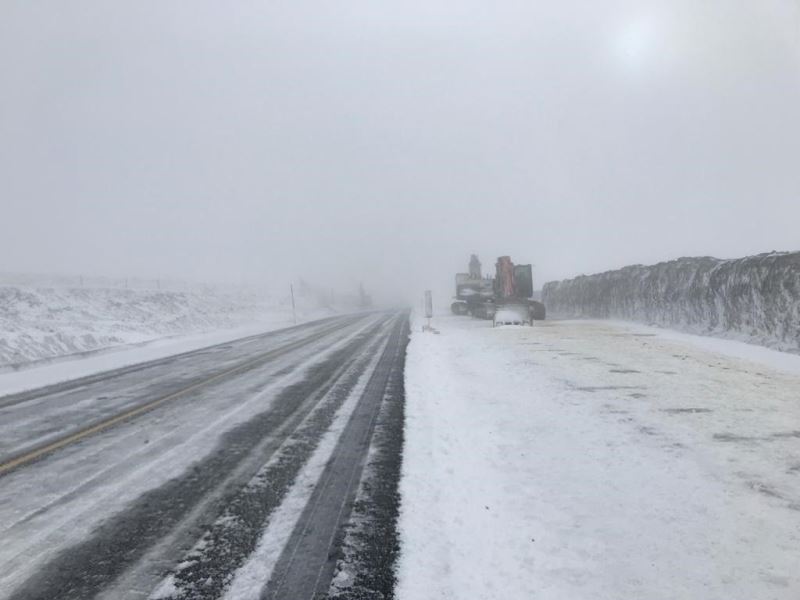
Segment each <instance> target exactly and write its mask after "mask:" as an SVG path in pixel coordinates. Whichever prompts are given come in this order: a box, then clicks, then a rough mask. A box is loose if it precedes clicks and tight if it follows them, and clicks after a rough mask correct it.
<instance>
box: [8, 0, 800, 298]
mask: <svg viewBox="0 0 800 600" xmlns="http://www.w3.org/2000/svg"><path fill="white" fill-rule="evenodd" d="M0 78H1V79H0V81H2V86H3V93H2V94H0V181H2V182H3V186H2V192H1V193H2V207H3V217H4V218H2V219H0V271H5V272H42V273H70V274H79V273H83V274H86V275H87V276H88V275H108V276H115V275H118V276H123V277H124V276H132V277H133V276H141V277H156V276H161V277H178V278H187V279H192V280H209V281H232V282H241V281H248V282H259V283H260V282H284V281H287V282H288V281H289V280H291V279H294V280H297V279H300V278H305V279H307V280H309V281H313V282H319V284H321V285H324V286H331V287H340V288H348V289H350V288H352V287H353V286H354V285H356V284H357V283H358V282H360V281H363V282H364V284H365V285H366V286H367V287H369V288H370V289H371V290H373V291H375V292H376V293H378V294H383V295H384V296H388V297H391V296H393V295H407V297H409V298H416V296H417V293H418V291H419V290H421V289H424V288H426V287H433V288H435V289H447V288H448V286H449V285H450V284H451V283H452V276H453V273H455V272H456V271H461V270H464V269H465V267H466V263H467V261H468V259H469V255H470V254H471V253H477V254H479V255H480V257H481V260H482V261H483V263H484V267H485V268H486V267H489V268H490V269H491V265H493V263H494V260H495V258H496V257H497V256H499V255H505V254H508V255H511V256H512V258H513V259H514V260H515V262H518V263H533V264H534V265H535V274H534V277H535V280H536V283H537V287H540V286H541V284H542V283H543V282H544V281H548V280H554V279H561V278H566V277H572V276H575V275H579V274H583V273H586V274H588V273H593V272H599V271H604V270H608V269H613V268H618V267H622V266H625V265H628V264H634V263H643V264H650V263H655V262H659V261H663V260H670V259H673V258H677V257H680V256H705V255H711V256H717V257H720V258H735V257H740V256H745V255H750V254H757V253H762V252H769V251H772V250H778V251H791V250H798V249H800V235H798V233H797V228H798V227H797V223H798V222H800V168H798V165H797V163H798V157H800V3H798V2H796V1H795V0H765V1H763V2H758V3H752V2H745V1H744V0H735V1H723V0H712V1H710V2H705V3H702V5H699V3H697V2H692V1H689V0H675V1H671V2H667V1H664V0H662V1H653V2H650V3H647V4H644V3H641V2H633V1H614V2H608V3H603V4H602V6H601V5H598V4H596V3H589V2H579V1H575V0H572V1H567V2H559V3H553V2H536V3H533V2H521V1H507V2H502V3H497V4H492V5H488V4H485V3H479V2H474V1H466V2H459V3H454V2H418V1H412V2H403V3H389V4H376V3H370V2H365V1H349V2H345V3H339V4H335V5H334V4H311V3H306V2H291V3H290V2H277V3H269V4H265V3H260V2H252V1H246V2H236V3H230V4H226V5H224V6H223V5H219V4H217V3H212V2H207V1H201V2H191V3H189V2H185V1H177V0H176V1H174V2H170V3H158V4H156V3H133V2H117V3H106V2H101V1H100V0H84V1H80V2H71V3H69V4H68V5H67V4H63V3H57V2H52V1H50V2H42V3H37V4H32V3H29V2H22V1H17V0H14V1H9V2H6V3H4V5H3V7H2V8H0ZM276 285H277V283H276Z"/></svg>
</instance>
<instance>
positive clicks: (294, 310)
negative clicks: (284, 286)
mask: <svg viewBox="0 0 800 600" xmlns="http://www.w3.org/2000/svg"><path fill="white" fill-rule="evenodd" d="M289 292H290V293H291V294H292V318H293V319H294V324H295V325H297V310H296V309H295V306H294V286H293V285H292V284H291V283H290V284H289Z"/></svg>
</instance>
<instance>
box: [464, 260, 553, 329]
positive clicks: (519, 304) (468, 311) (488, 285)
mask: <svg viewBox="0 0 800 600" xmlns="http://www.w3.org/2000/svg"><path fill="white" fill-rule="evenodd" d="M450 310H451V311H452V313H453V314H455V315H471V316H473V317H475V318H478V319H492V320H493V321H494V323H495V325H497V324H511V323H527V324H529V325H530V324H533V321H543V320H544V319H545V316H546V309H545V306H544V304H542V303H541V302H539V301H537V300H534V299H533V273H532V268H531V265H515V264H514V263H513V262H511V257H510V256H501V257H499V258H498V259H497V262H496V263H495V276H494V277H490V276H483V274H482V273H481V262H480V260H479V259H478V256H477V255H475V254H473V255H472V256H471V257H470V261H469V269H468V272H467V273H456V296H455V301H454V302H453V303H452V304H451V305H450ZM497 317H499V318H497Z"/></svg>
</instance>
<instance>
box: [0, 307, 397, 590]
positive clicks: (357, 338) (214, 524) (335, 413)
mask: <svg viewBox="0 0 800 600" xmlns="http://www.w3.org/2000/svg"><path fill="white" fill-rule="evenodd" d="M406 323H407V317H406V315H405V314H404V313H394V312H389V313H371V314H361V315H355V316H346V317H337V318H332V319H326V320H323V321H317V322H313V323H309V324H306V325H302V326H300V327H294V328H290V329H286V330H282V331H278V332H273V333H268V334H264V335H259V336H254V337H250V338H245V339H242V340H238V341H235V342H231V343H228V344H223V345H219V346H214V347H210V348H206V349H203V350H199V351H195V352H190V353H187V354H184V355H179V356H175V357H170V358H167V359H163V360H158V361H154V362H152V363H147V364H144V365H139V366H135V367H128V368H124V369H119V370H117V371H112V372H109V373H104V374H99V375H96V376H92V377H88V378H85V379H82V380H77V381H74V382H69V383H65V384H61V385H56V386H51V387H49V388H45V389H43V390H39V391H33V392H28V393H24V394H18V395H14V396H7V397H5V398H0V439H2V442H1V443H0V482H1V485H0V523H2V525H0V536H1V537H2V539H3V542H4V543H3V545H2V547H0V598H4V599H5V598H15V599H16V598H20V599H23V598H24V599H34V598H42V599H44V598H55V597H58V598H62V599H67V598H92V597H101V598H103V597H104V598H146V597H148V596H151V594H155V597H159V598H168V597H169V598H187V597H191V598H218V597H222V595H223V594H224V593H225V588H226V587H228V585H229V584H230V583H231V581H232V580H234V581H236V580H235V578H234V576H235V574H236V571H237V569H239V568H240V567H242V566H244V565H245V564H246V561H247V559H248V557H249V556H250V555H251V554H252V553H253V552H254V551H256V550H257V549H258V547H259V543H260V538H261V537H262V535H263V534H264V530H265V527H266V526H267V523H273V522H278V523H279V524H283V525H284V526H287V527H288V529H289V532H290V533H291V530H292V529H293V528H294V526H295V525H296V526H297V527H298V528H299V530H300V531H302V530H303V529H304V525H305V523H304V519H307V518H309V517H308V515H306V514H305V513H303V505H302V504H301V505H298V504H297V497H298V493H299V494H300V497H302V494H303V490H299V491H298V490H296V489H295V488H297V487H298V486H300V484H303V486H301V487H308V484H309V483H310V484H311V487H313V485H314V483H316V481H312V480H311V479H313V478H314V477H321V478H323V481H324V484H325V485H324V489H325V490H326V491H327V493H326V495H325V499H324V502H322V505H324V506H323V509H324V510H322V511H321V512H320V513H319V514H322V515H323V517H325V515H327V516H328V517H330V518H327V517H325V518H320V517H319V514H318V515H317V517H316V520H315V521H314V523H315V527H316V529H315V535H317V538H318V539H315V540H314V544H313V546H314V549H313V551H312V552H311V553H310V554H309V556H314V557H316V558H317V559H318V560H317V562H316V563H315V564H314V577H315V586H316V587H315V589H324V590H325V591H327V586H328V585H329V583H330V578H331V577H332V575H333V570H334V564H335V563H334V560H333V558H331V557H333V556H335V555H336V552H335V548H333V545H334V544H339V543H341V537H342V536H341V535H335V534H336V533H337V532H339V531H340V530H341V528H342V527H343V526H344V525H345V524H346V522H347V518H348V515H349V513H350V507H351V505H352V501H353V497H354V495H355V492H356V488H357V486H358V482H359V479H360V474H361V469H362V468H363V465H364V459H365V457H366V453H367V450H368V449H369V446H370V440H371V436H372V433H373V430H374V428H375V423H376V416H377V414H378V412H379V411H380V409H381V407H382V405H383V404H384V402H383V401H384V399H385V398H386V394H385V390H386V387H387V384H388V381H389V376H390V374H392V373H396V372H400V373H402V361H403V357H404V352H403V349H404V344H405V339H406V337H407V336H406V335H405V332H406V329H405V328H406ZM401 400H402V398H400V399H398V401H401ZM343 432H345V433H346V434H347V435H346V436H344V435H343ZM340 437H342V439H344V438H345V437H346V438H347V442H346V443H344V442H339V441H338V440H339V438H340ZM329 461H330V464H331V465H334V466H336V470H334V471H331V469H327V468H325V465H326V464H327V463H328V462H329ZM293 494H294V495H293ZM287 499H288V500H292V501H293V502H294V504H292V502H288V504H287ZM306 500H308V499H306ZM314 502H315V506H316V505H320V502H319V501H318V499H317V500H315V501H314ZM334 508H335V510H334ZM274 515H279V516H280V519H279V518H278V517H274ZM301 515H302V516H301ZM273 517H274V518H273ZM281 519H282V521H281ZM273 524H274V523H273ZM287 524H288V525H287ZM295 537H296V536H295ZM285 542H286V540H283V542H281V543H285ZM269 543H272V542H269ZM262 545H263V544H262ZM285 562H286V561H283V562H281V563H279V565H284V563H285ZM290 562H291V561H290ZM301 566H302V565H301ZM309 568H310V565H309ZM279 572H280V573H281V576H282V577H284V578H285V577H286V574H287V573H289V571H288V570H286V569H285V568H284V569H283V570H281V571H279ZM320 574H322V575H320ZM260 575H261V577H263V579H259V577H255V578H253V576H252V573H251V574H249V575H248V579H247V586H249V588H248V590H249V593H250V594H251V595H252V594H255V596H256V597H257V596H258V594H259V593H260V589H261V588H266V585H267V583H268V581H269V578H270V577H269V576H270V574H269V573H268V572H267V573H263V570H262V572H261V574H260ZM306 576H307V574H304V573H303V571H302V569H298V568H297V566H296V565H295V568H294V571H293V572H292V577H295V578H300V579H302V578H303V577H306ZM165 577H166V579H165ZM326 578H327V579H326ZM238 585H239V589H241V588H242V584H241V583H239V584H238ZM154 590H156V591H155V592H154ZM312 591H313V590H312Z"/></svg>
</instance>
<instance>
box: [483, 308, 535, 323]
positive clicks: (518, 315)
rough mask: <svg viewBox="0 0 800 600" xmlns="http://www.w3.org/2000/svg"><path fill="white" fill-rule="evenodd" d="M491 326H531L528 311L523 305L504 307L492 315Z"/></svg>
mask: <svg viewBox="0 0 800 600" xmlns="http://www.w3.org/2000/svg"><path fill="white" fill-rule="evenodd" d="M492 324H493V325H494V327H497V326H499V325H531V324H532V323H531V316H530V311H529V310H528V307H527V306H525V305H524V304H517V305H505V306H503V307H502V308H500V309H498V310H497V312H496V313H495V314H494V318H493V319H492Z"/></svg>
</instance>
